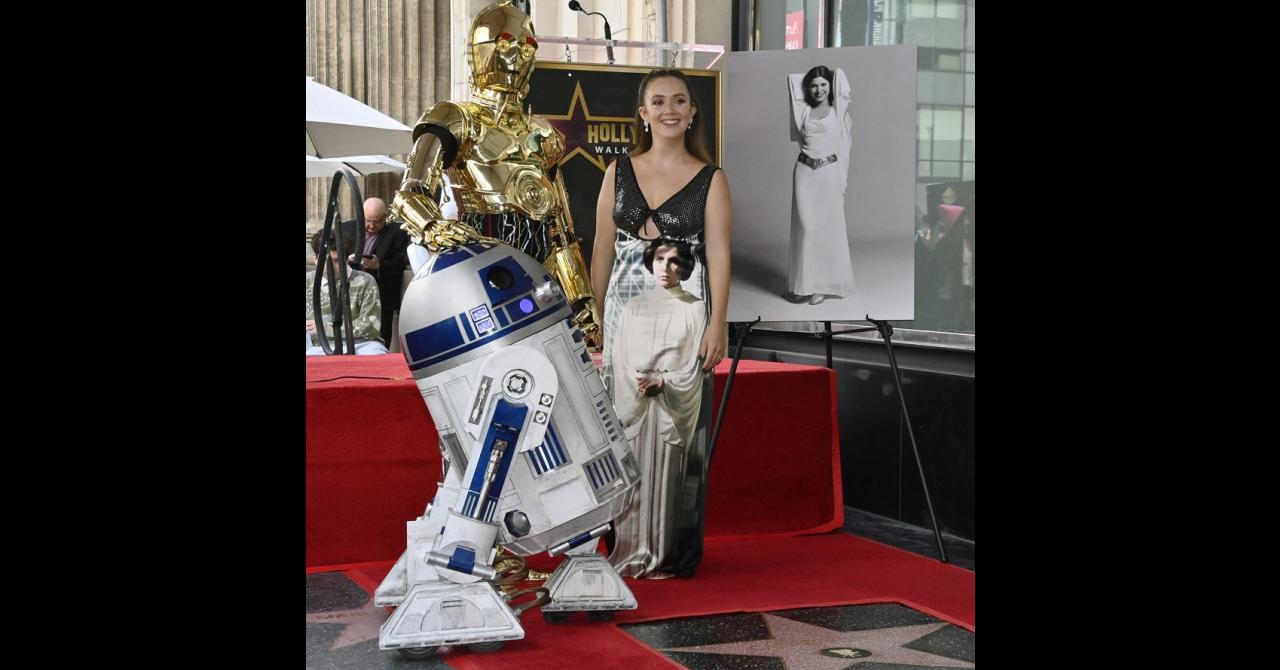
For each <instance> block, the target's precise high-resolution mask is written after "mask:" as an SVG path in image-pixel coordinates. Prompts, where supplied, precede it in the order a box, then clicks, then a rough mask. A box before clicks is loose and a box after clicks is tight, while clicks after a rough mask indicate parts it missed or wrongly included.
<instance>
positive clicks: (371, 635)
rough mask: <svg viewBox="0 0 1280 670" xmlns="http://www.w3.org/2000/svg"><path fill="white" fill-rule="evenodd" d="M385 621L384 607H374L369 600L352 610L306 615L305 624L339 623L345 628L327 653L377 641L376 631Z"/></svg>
mask: <svg viewBox="0 0 1280 670" xmlns="http://www.w3.org/2000/svg"><path fill="white" fill-rule="evenodd" d="M386 620H387V610H386V608H385V607H375V606H374V604H373V598H370V599H369V601H368V602H366V603H365V604H364V606H363V607H361V608H359V609H354V610H338V611H336V612H314V613H311V614H308V615H307V623H340V624H346V625H347V627H346V628H343V629H342V633H341V634H340V635H338V639H336V640H334V641H333V645H332V646H330V647H329V651H335V650H337V649H341V648H343V647H350V646H351V645H353V644H360V643H361V642H365V641H367V640H376V639H378V629H379V628H381V627H382V622H384V621H386Z"/></svg>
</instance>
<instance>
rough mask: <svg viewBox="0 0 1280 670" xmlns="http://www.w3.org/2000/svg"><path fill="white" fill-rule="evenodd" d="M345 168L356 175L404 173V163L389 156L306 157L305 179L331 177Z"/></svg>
mask: <svg viewBox="0 0 1280 670" xmlns="http://www.w3.org/2000/svg"><path fill="white" fill-rule="evenodd" d="M344 167H345V168H347V169H348V170H351V171H352V172H354V173H356V174H357V175H370V174H373V173H375V172H404V163H401V162H400V161H398V160H395V159H394V158H391V157H389V156H342V157H339V158H316V157H315V156H307V177H308V178H310V177H332V176H333V173H334V172H337V171H338V170H341V169H342V168H344Z"/></svg>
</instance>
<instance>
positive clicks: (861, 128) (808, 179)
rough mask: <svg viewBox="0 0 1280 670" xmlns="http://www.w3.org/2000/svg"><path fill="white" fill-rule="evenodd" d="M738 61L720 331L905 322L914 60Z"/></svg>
mask: <svg viewBox="0 0 1280 670" xmlns="http://www.w3.org/2000/svg"><path fill="white" fill-rule="evenodd" d="M734 56H735V58H734V59H733V60H732V61H731V62H730V64H729V67H728V74H727V78H728V81H729V85H728V87H727V93H726V105H725V108H726V109H728V110H742V111H741V112H739V113H733V112H732V111H730V113H728V114H726V116H725V126H726V127H725V137H726V140H727V141H726V143H725V148H724V153H725V164H726V165H731V166H733V178H734V184H735V188H734V191H733V210H734V231H733V237H734V240H733V259H734V262H733V277H732V286H733V300H732V301H731V302H730V305H729V320H730V321H750V320H751V319H754V318H755V317H757V316H760V317H761V318H763V319H764V320H766V321H856V320H861V319H863V318H865V317H867V316H870V317H871V318H875V319H904V320H905V319H911V318H913V316H914V309H915V308H914V298H913V296H914V278H915V270H914V267H915V266H914V262H915V258H914V247H913V242H912V240H913V234H914V223H915V219H914V193H913V191H912V181H913V176H914V170H915V67H916V63H915V50H914V49H912V48H910V47H904V46H895V47H874V48H873V47H847V48H840V49H801V50H790V51H768V52H756V53H750V54H734Z"/></svg>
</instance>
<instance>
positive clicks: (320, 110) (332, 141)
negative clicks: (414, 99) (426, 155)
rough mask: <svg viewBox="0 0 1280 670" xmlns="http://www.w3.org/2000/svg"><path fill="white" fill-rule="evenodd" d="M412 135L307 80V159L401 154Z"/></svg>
mask: <svg viewBox="0 0 1280 670" xmlns="http://www.w3.org/2000/svg"><path fill="white" fill-rule="evenodd" d="M412 139H413V131H412V130H411V129H410V128H409V127H408V126H406V125H404V124H403V123H400V122H399V121H396V120H395V119H393V118H391V117H389V116H387V115H386V114H383V113H382V112H379V111H378V110H376V109H374V108H372V107H370V106H368V105H366V104H364V103H363V102H360V101H359V100H356V99H355V98H352V97H350V96H347V95H344V94H342V93H340V92H338V91H335V90H333V89H331V88H329V87H328V86H325V85H323V84H319V83H316V81H315V80H314V79H312V78H311V77H307V155H308V156H318V157H320V158H328V157H330V156H354V155H365V154H377V153H384V154H402V153H408V151H409V150H410V149H411V148H412V146H411V143H412Z"/></svg>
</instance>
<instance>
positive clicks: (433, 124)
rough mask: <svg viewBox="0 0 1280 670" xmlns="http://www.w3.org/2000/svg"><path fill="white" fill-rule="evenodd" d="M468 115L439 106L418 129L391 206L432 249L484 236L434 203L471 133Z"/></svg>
mask: <svg viewBox="0 0 1280 670" xmlns="http://www.w3.org/2000/svg"><path fill="white" fill-rule="evenodd" d="M468 123H469V121H468V115H467V114H466V113H465V110H464V109H463V108H462V107H461V106H460V105H455V104H453V103H449V102H445V103H441V104H438V105H436V106H435V107H433V108H432V109H431V110H430V111H428V112H427V113H426V114H423V115H422V118H421V119H419V120H418V123H417V125H416V127H415V128H414V132H413V134H414V141H413V151H411V152H410V153H409V164H408V166H407V168H406V169H405V173H404V180H403V181H401V182H400V189H399V190H398V191H396V195H395V198H393V199H392V201H391V207H390V208H389V211H390V214H391V217H392V218H393V219H396V220H398V221H402V222H404V229H405V232H407V233H408V234H409V237H411V238H412V239H413V241H414V242H415V243H417V244H421V245H423V246H425V247H426V248H427V249H429V250H430V251H431V252H432V253H439V252H441V251H443V250H445V249H450V248H453V247H456V246H461V245H464V244H467V243H470V242H476V241H479V240H485V239H488V238H485V237H483V236H481V235H480V234H479V233H477V232H476V231H475V230H474V229H472V228H471V227H470V226H467V225H464V224H462V223H460V222H459V221H457V220H456V219H446V218H444V215H443V214H442V213H441V212H440V206H439V205H437V204H436V202H437V198H438V197H439V195H440V188H441V186H443V185H444V170H445V169H446V168H448V167H449V166H450V165H452V164H453V163H454V162H455V161H456V160H457V158H458V151H459V149H460V147H459V141H458V138H459V137H461V138H466V137H467V124H468Z"/></svg>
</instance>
